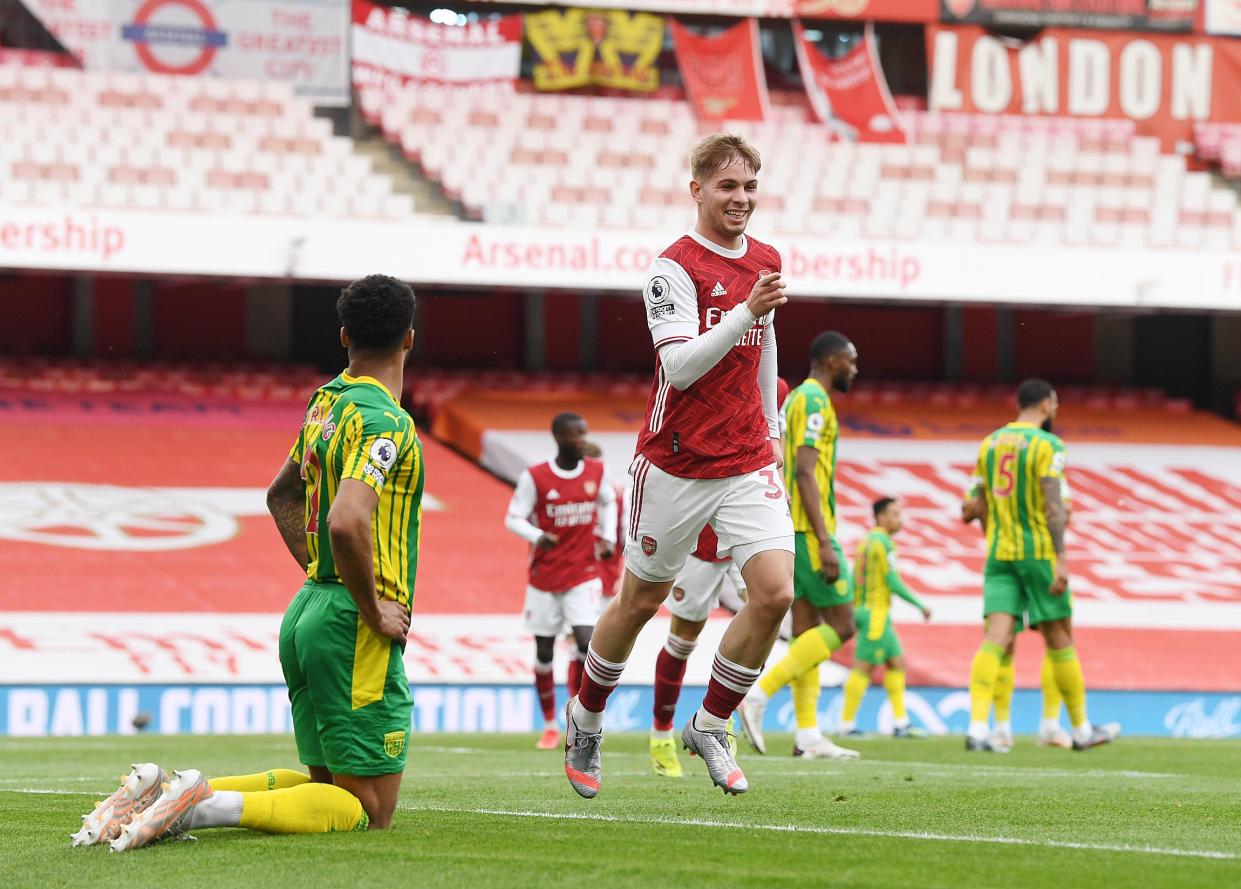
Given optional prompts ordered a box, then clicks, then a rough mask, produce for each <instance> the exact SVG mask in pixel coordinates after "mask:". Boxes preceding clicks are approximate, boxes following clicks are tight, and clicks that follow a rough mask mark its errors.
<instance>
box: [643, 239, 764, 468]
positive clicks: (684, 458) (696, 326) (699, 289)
mask: <svg viewBox="0 0 1241 889" xmlns="http://www.w3.org/2000/svg"><path fill="white" fill-rule="evenodd" d="M778 271H780V254H779V253H777V252H776V250H775V249H774V248H772V247H769V246H768V245H766V244H763V243H761V242H759V241H756V240H755V239H754V238H746V239H745V242H744V243H743V244H742V246H741V247H740V248H739V249H737V250H726V249H725V248H723V247H720V246H718V245H716V244H712V243H711V242H709V241H707V240H706V239H705V238H703V237H702V236H701V235H698V234H697V233H696V232H689V233H688V234H686V235H684V236H683V237H681V238H680V239H679V240H678V241H677V242H676V243H674V244H673V245H672V246H671V247H669V248H668V249H667V250H665V251H664V252H663V253H662V254H660V257H659V259H657V260H655V262H654V263H652V265H651V271H650V273H649V274H648V275H647V280H646V286H645V288H644V289H643V295H644V299H645V308H646V314H647V323H648V324H649V326H650V328H651V337H652V339H653V340H654V343H655V350H656V358H655V379H654V381H653V382H652V384H651V392H650V396H649V397H648V399H647V407H646V420H645V422H644V423H643V424H642V431H641V432H640V433H639V434H638V453H640V454H642V455H643V456H644V457H646V459H648V460H650V461H651V462H652V463H654V464H655V465H656V466H658V467H659V468H660V469H662V470H663V471H664V472H666V473H668V474H669V475H675V476H677V477H679V478H730V477H733V476H738V475H745V474H746V473H749V472H754V471H755V470H758V469H762V468H763V467H764V466H767V465H769V464H770V463H771V462H772V460H773V457H772V450H771V443H770V440H769V439H770V435H771V433H770V431H769V429H768V426H767V420H766V418H765V417H764V415H763V402H762V396H761V394H760V393H759V387H758V363H759V359H760V358H761V357H762V351H763V336H764V334H765V332H766V328H767V326H768V325H770V324H771V323H772V317H773V315H774V312H769V313H768V314H767V315H765V316H764V317H762V318H760V319H759V320H758V321H756V322H755V323H754V326H753V327H751V328H750V329H749V330H747V331H746V332H745V333H744V334H743V335H742V336H741V339H740V340H739V341H738V342H737V344H736V345H735V346H733V348H732V349H730V350H729V352H728V353H727V354H726V355H725V356H724V357H723V358H722V359H720V361H719V362H718V363H717V364H716V365H715V366H714V367H713V368H711V369H710V370H709V371H707V372H706V373H705V374H703V375H702V377H700V378H699V379H698V380H697V381H695V382H694V384H693V385H691V386H690V387H689V388H687V389H686V390H685V391H680V390H678V389H676V388H674V387H673V386H672V385H671V384H670V383H669V382H668V380H667V378H666V377H665V376H664V372H663V368H662V365H661V363H660V359H659V349H660V347H661V346H664V345H667V344H670V343H678V342H685V341H687V340H690V339H693V338H694V337H695V336H700V335H702V334H704V333H706V332H707V331H708V330H710V329H711V328H712V327H714V326H715V325H716V324H718V323H719V321H720V319H721V318H723V317H724V315H726V314H727V313H728V311H729V310H730V309H732V308H733V307H734V306H736V305H737V304H738V303H742V302H745V301H746V300H747V299H748V298H749V296H750V291H751V290H753V289H754V284H755V283H756V282H757V281H758V278H759V276H760V275H761V274H762V273H764V272H767V273H770V272H778Z"/></svg>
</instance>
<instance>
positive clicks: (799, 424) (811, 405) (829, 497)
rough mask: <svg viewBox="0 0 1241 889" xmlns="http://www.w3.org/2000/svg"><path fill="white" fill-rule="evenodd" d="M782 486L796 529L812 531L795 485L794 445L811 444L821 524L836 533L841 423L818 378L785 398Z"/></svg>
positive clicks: (803, 445)
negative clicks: (813, 454)
mask: <svg viewBox="0 0 1241 889" xmlns="http://www.w3.org/2000/svg"><path fill="white" fill-rule="evenodd" d="M782 413H783V416H784V424H785V432H784V487H785V490H787V491H788V492H789V495H790V496H791V498H792V500H791V503H790V511H791V513H792V516H793V529H794V530H795V531H809V532H813V531H814V526H813V525H811V524H810V515H809V514H808V513H807V512H806V504H805V503H804V502H803V500H802V495H801V491H800V490H798V488H797V449H798V448H814V449H815V450H816V451H818V454H819V456H818V460H817V461H816V463H815V467H814V480H815V482H817V483H818V488H819V498H820V507H821V508H822V510H823V524H824V526H825V527H826V529H827V533H828V534H835V533H836V440H837V439H838V438H839V437H840V424H839V423H838V422H837V420H836V409H835V408H834V407H832V399H831V398H830V397H828V394H827V390H826V389H824V388H823V386H822V384H821V383H819V381H818V380H815V379H813V378H812V379H808V380H806V381H805V382H804V383H802V384H801V385H800V386H798V387H797V388H796V389H794V390H793V391H792V392H790V393H789V394H788V397H787V398H786V399H785V400H784V409H783V411H782Z"/></svg>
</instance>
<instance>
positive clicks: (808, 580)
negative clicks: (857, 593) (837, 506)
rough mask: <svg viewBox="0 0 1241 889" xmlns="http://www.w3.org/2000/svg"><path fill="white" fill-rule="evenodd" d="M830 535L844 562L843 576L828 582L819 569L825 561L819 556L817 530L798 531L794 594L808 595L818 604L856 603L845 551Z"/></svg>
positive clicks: (806, 597)
mask: <svg viewBox="0 0 1241 889" xmlns="http://www.w3.org/2000/svg"><path fill="white" fill-rule="evenodd" d="M829 539H830V540H831V541H832V549H834V550H835V551H836V559H837V560H838V561H839V562H840V577H838V578H836V582H835V583H828V582H827V581H826V580H824V579H823V575H822V574H821V573H820V571H819V569H820V568H821V567H822V565H823V563H822V562H821V561H820V559H819V538H817V537H815V536H814V532H813V531H798V532H797V533H796V534H794V535H793V544H794V555H793V598H794V599H805V600H806V601H807V602H809V603H810V604H811V605H813V606H814V607H815V608H830V607H832V606H833V605H852V604H853V584H852V582H851V579H850V577H849V563H848V562H846V561H845V554H844V552H843V551H842V550H841V549H840V544H839V543H837V542H836V538H835V537H831V538H829Z"/></svg>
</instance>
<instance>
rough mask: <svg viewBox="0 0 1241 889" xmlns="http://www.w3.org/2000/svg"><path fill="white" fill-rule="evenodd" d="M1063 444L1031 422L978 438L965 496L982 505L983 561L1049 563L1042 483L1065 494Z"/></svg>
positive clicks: (1050, 553)
mask: <svg viewBox="0 0 1241 889" xmlns="http://www.w3.org/2000/svg"><path fill="white" fill-rule="evenodd" d="M1066 458H1067V455H1066V453H1065V449H1064V442H1062V441H1061V440H1060V438H1059V437H1058V436H1056V435H1053V434H1052V433H1050V432H1044V431H1043V430H1042V429H1040V428H1039V427H1037V426H1035V425H1034V424H1033V423H1009V424H1008V425H1007V426H1004V427H1002V428H1000V429H997V430H996V431H995V432H992V433H991V434H990V435H988V436H987V437H986V438H984V439H983V441H982V445H981V446H979V448H978V462H977V464H976V466H975V469H974V477H973V479H972V480H971V483H970V490H969V491H967V492H966V494H967V496H976V495H977V494H979V493H982V494H984V495H985V497H986V501H987V557H988V558H991V559H996V560H998V561H1001V562H1014V561H1022V560H1025V559H1055V557H1056V551H1055V547H1054V546H1053V544H1052V540H1051V532H1050V531H1049V530H1048V528H1047V504H1046V499H1045V498H1044V496H1043V488H1042V484H1041V482H1042V480H1043V479H1045V478H1049V479H1055V480H1056V481H1058V482H1059V483H1060V486H1061V490H1062V491H1064V490H1066V489H1067V485H1066V484H1065V479H1064V467H1065V461H1066Z"/></svg>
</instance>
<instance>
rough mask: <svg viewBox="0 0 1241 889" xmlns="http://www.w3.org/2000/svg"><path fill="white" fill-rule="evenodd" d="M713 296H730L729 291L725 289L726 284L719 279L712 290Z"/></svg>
mask: <svg viewBox="0 0 1241 889" xmlns="http://www.w3.org/2000/svg"><path fill="white" fill-rule="evenodd" d="M711 295H712V296H728V291H727V290H725V289H724V285H723V284H721V283H720V282H719V281H716V282H715V289H714V290H712V291H711Z"/></svg>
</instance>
